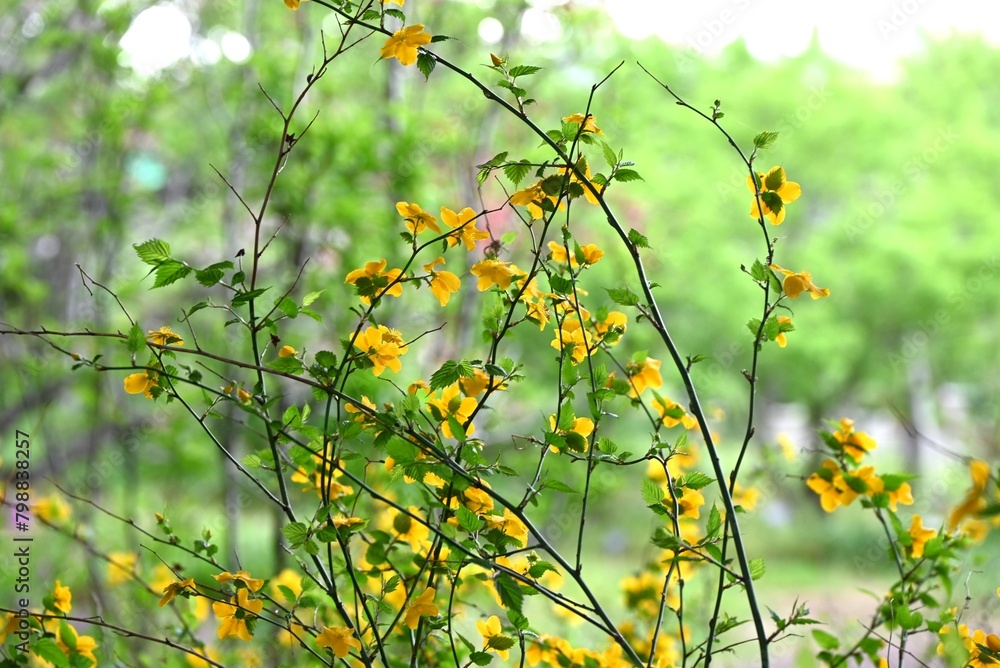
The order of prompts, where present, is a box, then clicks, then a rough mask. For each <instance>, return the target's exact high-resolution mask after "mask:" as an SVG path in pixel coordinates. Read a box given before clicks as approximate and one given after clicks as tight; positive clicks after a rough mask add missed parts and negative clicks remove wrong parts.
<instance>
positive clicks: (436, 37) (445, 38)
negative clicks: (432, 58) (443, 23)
mask: <svg viewBox="0 0 1000 668" xmlns="http://www.w3.org/2000/svg"><path fill="white" fill-rule="evenodd" d="M449 39H455V38H454V37H448V36H447V35H434V36H433V37H431V44H436V43H438V42H446V41H448V40H449Z"/></svg>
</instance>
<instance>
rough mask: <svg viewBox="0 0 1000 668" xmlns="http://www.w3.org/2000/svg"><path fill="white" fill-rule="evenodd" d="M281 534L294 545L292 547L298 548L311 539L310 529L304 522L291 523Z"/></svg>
mask: <svg viewBox="0 0 1000 668" xmlns="http://www.w3.org/2000/svg"><path fill="white" fill-rule="evenodd" d="M281 533H282V534H284V536H285V538H287V539H288V542H290V543H291V544H292V547H296V546H298V545H301V544H302V542H303V541H304V540H306V538H308V537H309V527H307V526H306V525H305V524H303V523H302V522H289V523H288V524H286V525H285V526H283V527H281Z"/></svg>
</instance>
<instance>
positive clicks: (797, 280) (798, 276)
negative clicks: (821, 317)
mask: <svg viewBox="0 0 1000 668" xmlns="http://www.w3.org/2000/svg"><path fill="white" fill-rule="evenodd" d="M771 269H774V270H775V271H779V272H781V273H782V274H784V275H785V278H784V280H783V281H782V282H781V287H782V289H783V290H784V291H785V294H786V295H788V297H789V299H795V298H796V297H798V296H799V295H800V294H802V293H803V292H808V293H809V296H810V297H812V298H813V299H819V298H820V297H829V296H830V289H829V288H820V287H817V286H816V285H815V284H814V283H813V282H812V274H810V273H809V272H808V271H800V272H798V273H795V272H793V271H789V270H788V269H782V268H781V267H779V266H778V265H776V264H772V265H771Z"/></svg>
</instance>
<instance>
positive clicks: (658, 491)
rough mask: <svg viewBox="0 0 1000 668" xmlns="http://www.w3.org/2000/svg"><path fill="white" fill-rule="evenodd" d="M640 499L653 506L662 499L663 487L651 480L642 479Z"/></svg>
mask: <svg viewBox="0 0 1000 668" xmlns="http://www.w3.org/2000/svg"><path fill="white" fill-rule="evenodd" d="M642 500H643V501H644V502H645V503H646V505H647V506H653V505H656V504H658V503H661V502H662V501H663V489H662V488H661V487H660V486H659V485H657V484H656V483H655V482H653V481H652V480H646V479H643V481H642Z"/></svg>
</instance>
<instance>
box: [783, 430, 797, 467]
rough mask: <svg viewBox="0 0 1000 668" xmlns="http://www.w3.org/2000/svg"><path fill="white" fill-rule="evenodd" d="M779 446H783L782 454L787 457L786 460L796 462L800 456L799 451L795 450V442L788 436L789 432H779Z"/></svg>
mask: <svg viewBox="0 0 1000 668" xmlns="http://www.w3.org/2000/svg"><path fill="white" fill-rule="evenodd" d="M778 447H780V448H781V455H782V456H783V457H784V458H785V461H788V462H794V461H795V460H796V459H797V458H798V453H797V452H795V444H794V443H792V439H790V438H789V437H788V434H778Z"/></svg>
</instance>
